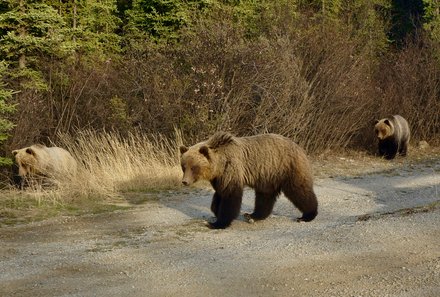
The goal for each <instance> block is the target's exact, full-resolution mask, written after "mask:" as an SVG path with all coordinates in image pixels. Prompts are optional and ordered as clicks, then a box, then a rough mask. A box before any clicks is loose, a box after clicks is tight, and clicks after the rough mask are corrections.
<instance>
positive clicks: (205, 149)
mask: <svg viewBox="0 0 440 297" xmlns="http://www.w3.org/2000/svg"><path fill="white" fill-rule="evenodd" d="M199 152H200V153H201V154H202V155H204V156H205V157H206V159H208V160H209V159H210V157H209V148H208V147H207V146H206V145H204V146H202V147H201V148H200V149H199Z"/></svg>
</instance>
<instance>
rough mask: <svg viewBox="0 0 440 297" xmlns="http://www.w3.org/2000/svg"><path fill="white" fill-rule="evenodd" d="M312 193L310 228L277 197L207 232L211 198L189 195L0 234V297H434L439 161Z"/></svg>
mask: <svg viewBox="0 0 440 297" xmlns="http://www.w3.org/2000/svg"><path fill="white" fill-rule="evenodd" d="M315 170H316V169H315ZM315 190H316V193H317V196H318V199H319V203H320V213H319V214H318V216H317V218H316V219H315V220H314V221H312V222H310V223H297V222H296V221H295V218H297V217H299V216H300V215H301V214H300V213H299V212H298V211H297V210H296V209H295V208H294V207H293V206H292V205H291V204H290V202H288V200H287V199H286V198H285V197H283V196H281V197H280V198H279V200H278V201H277V204H276V205H275V209H274V212H273V215H272V216H271V217H269V218H268V219H266V220H265V221H262V222H257V223H254V224H250V223H248V222H246V221H245V220H244V218H243V215H241V216H240V217H239V219H238V220H236V221H234V223H233V224H232V226H231V227H230V228H228V229H226V230H210V229H208V228H207V227H206V226H205V222H204V221H205V220H210V219H211V213H210V210H209V206H210V201H211V196H212V194H213V193H212V191H211V190H208V189H192V190H190V191H186V192H183V191H179V192H163V193H158V194H157V193H156V194H151V193H145V194H143V195H145V196H146V199H145V200H146V202H145V203H143V204H141V205H136V206H134V207H133V208H132V209H130V210H124V211H117V212H113V213H107V214H101V215H89V216H80V217H58V218H55V219H49V220H46V221H43V222H38V223H30V224H25V225H17V226H13V227H3V228H0V242H1V245H0V296H32V297H36V296H81V297H83V296H374V297H377V296H399V297H404V296H405V297H413V296H432V297H437V296H440V224H439V223H440V159H436V160H433V161H432V162H428V163H427V162H424V163H423V164H422V163H421V164H415V165H414V164H412V165H404V166H396V167H394V168H392V169H389V170H385V171H382V172H370V173H368V174H363V175H357V176H351V177H343V176H339V177H333V178H329V177H327V178H318V179H317V180H316V183H315ZM253 201H254V199H253V193H252V191H251V190H247V191H245V198H244V202H243V206H242V213H244V212H251V211H252V207H253Z"/></svg>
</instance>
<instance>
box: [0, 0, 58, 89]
mask: <svg viewBox="0 0 440 297" xmlns="http://www.w3.org/2000/svg"><path fill="white" fill-rule="evenodd" d="M0 8H1V10H2V11H1V14H0V34H1V35H0V57H1V60H5V61H7V62H8V64H9V68H10V69H11V71H10V72H9V74H10V75H11V76H15V77H18V78H20V79H21V83H22V87H24V88H32V89H44V88H45V87H46V86H45V83H44V81H43V80H42V78H41V73H40V72H39V71H38V63H39V57H41V56H43V55H54V56H60V55H62V54H63V52H64V51H65V49H66V48H64V47H63V45H64V44H63V36H64V34H63V25H64V22H63V19H62V18H61V17H60V16H59V15H58V14H57V12H56V11H55V10H54V9H53V8H52V7H51V6H49V5H47V4H45V3H43V1H41V0H40V1H38V0H3V2H2V6H1V7H0Z"/></svg>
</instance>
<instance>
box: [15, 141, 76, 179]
mask: <svg viewBox="0 0 440 297" xmlns="http://www.w3.org/2000/svg"><path fill="white" fill-rule="evenodd" d="M12 154H13V155H14V158H15V162H16V164H17V166H18V175H19V177H20V178H21V179H23V178H27V177H31V178H33V177H47V178H50V179H53V180H61V179H66V178H71V177H73V176H74V175H75V174H76V170H77V163H76V161H75V159H74V158H73V157H72V155H71V154H70V153H69V152H68V151H66V150H65V149H62V148H60V147H46V146H44V145H41V144H34V145H32V146H30V147H25V148H22V149H18V150H14V151H12Z"/></svg>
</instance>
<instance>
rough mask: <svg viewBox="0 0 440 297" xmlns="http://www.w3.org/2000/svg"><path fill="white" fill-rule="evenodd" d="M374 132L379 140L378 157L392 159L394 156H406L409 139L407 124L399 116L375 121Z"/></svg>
mask: <svg viewBox="0 0 440 297" xmlns="http://www.w3.org/2000/svg"><path fill="white" fill-rule="evenodd" d="M374 131H375V133H376V136H377V138H378V140H379V155H381V156H384V157H385V158H386V159H388V160H390V159H394V157H396V154H397V153H399V154H400V155H401V156H406V154H407V152H408V143H409V139H410V137H411V133H410V130H409V125H408V122H407V121H406V120H405V119H404V118H403V117H402V116H400V115H392V116H389V117H387V118H384V119H381V120H376V121H375V125H374Z"/></svg>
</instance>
